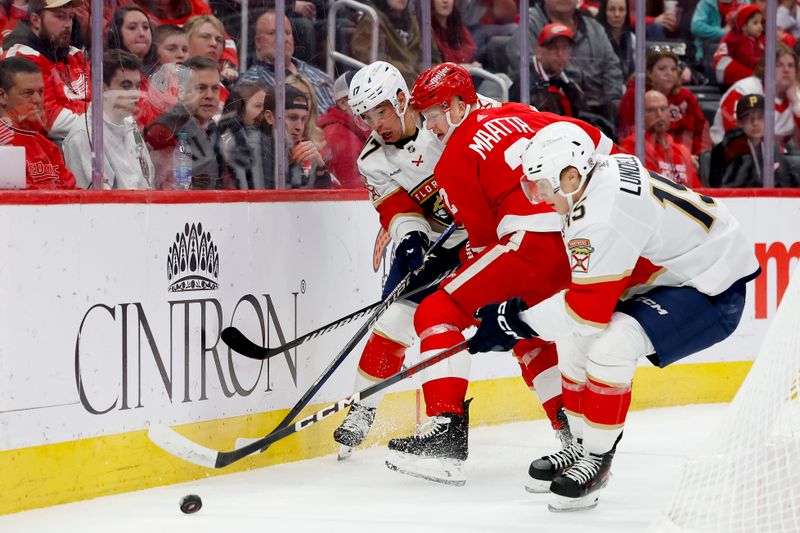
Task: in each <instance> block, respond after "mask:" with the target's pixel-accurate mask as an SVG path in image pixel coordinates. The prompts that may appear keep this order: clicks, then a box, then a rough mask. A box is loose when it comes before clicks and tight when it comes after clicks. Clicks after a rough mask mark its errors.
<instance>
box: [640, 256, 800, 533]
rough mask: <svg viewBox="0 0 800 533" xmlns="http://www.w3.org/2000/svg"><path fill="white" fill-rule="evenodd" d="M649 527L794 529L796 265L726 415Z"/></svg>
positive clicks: (799, 298) (798, 435)
mask: <svg viewBox="0 0 800 533" xmlns="http://www.w3.org/2000/svg"><path fill="white" fill-rule="evenodd" d="M650 531H652V532H703V533H705V532H720V533H723V532H724V533H738V532H742V533H744V532H748V533H749V532H753V533H756V532H758V533H762V532H769V533H781V532H786V533H789V532H792V533H796V532H800V266H798V267H797V268H796V269H795V271H794V273H793V275H792V277H791V281H790V283H789V287H788V288H787V290H786V292H785V293H784V296H783V299H782V301H781V304H780V306H779V308H778V311H777V313H776V314H775V317H774V318H773V321H772V323H771V324H770V327H769V329H768V331H767V335H766V337H765V338H764V342H763V345H762V347H761V350H760V351H759V353H758V356H757V357H756V360H755V362H754V363H753V367H752V369H751V370H750V373H749V374H748V376H747V379H745V381H744V383H743V384H742V387H741V388H740V389H739V392H738V393H737V394H736V397H735V398H734V400H733V402H732V403H731V405H730V407H729V408H728V409H727V410H726V414H725V416H724V420H723V421H722V422H721V423H720V425H719V427H718V428H717V430H716V431H714V433H713V434H712V435H711V436H710V437H709V438H708V440H707V442H706V443H705V445H704V446H702V448H701V451H700V452H697V453H695V454H693V455H691V456H690V457H689V459H688V460H687V461H686V463H685V465H684V467H683V473H682V476H681V478H680V481H679V483H678V488H677V491H676V494H675V496H674V498H673V501H672V504H671V506H670V508H669V510H668V511H667V512H666V513H665V514H664V515H662V516H660V517H659V519H658V521H657V522H656V523H655V524H654V525H653V527H651V528H650Z"/></svg>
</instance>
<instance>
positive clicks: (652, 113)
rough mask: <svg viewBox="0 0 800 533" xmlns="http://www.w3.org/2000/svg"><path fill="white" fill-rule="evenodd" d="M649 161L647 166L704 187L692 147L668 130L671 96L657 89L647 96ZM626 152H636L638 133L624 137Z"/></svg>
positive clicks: (690, 183) (646, 124) (646, 137)
mask: <svg viewBox="0 0 800 533" xmlns="http://www.w3.org/2000/svg"><path fill="white" fill-rule="evenodd" d="M644 106H645V109H644V111H645V114H644V124H645V129H646V130H647V131H646V133H645V147H644V153H645V161H644V166H645V167H647V168H648V169H650V170H652V171H654V172H658V173H659V174H661V175H662V176H664V177H666V178H669V179H671V180H672V181H674V182H675V183H680V184H681V185H686V186H687V187H689V188H692V189H693V188H697V187H702V185H701V184H700V179H699V178H698V177H697V170H696V169H695V167H694V159H693V158H692V154H691V153H689V149H688V148H686V147H685V146H683V145H682V144H680V143H677V142H675V139H673V138H672V136H671V135H670V134H669V133H667V132H668V131H669V102H668V101H667V97H666V96H664V95H663V94H662V93H660V92H659V91H656V90H651V91H647V93H645V96H644ZM620 147H621V148H622V150H623V151H625V152H628V153H629V154H633V153H635V152H636V134H635V133H633V134H631V135H629V136H628V137H626V138H625V139H623V140H622V142H621V143H620Z"/></svg>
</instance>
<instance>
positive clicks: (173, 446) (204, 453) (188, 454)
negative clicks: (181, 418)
mask: <svg viewBox="0 0 800 533" xmlns="http://www.w3.org/2000/svg"><path fill="white" fill-rule="evenodd" d="M466 348H467V341H461V342H460V343H458V344H456V345H455V346H452V347H450V348H447V349H446V350H443V351H441V352H439V353H437V354H434V355H432V356H430V357H428V358H427V359H423V360H422V361H420V362H419V363H417V364H416V365H414V366H411V367H409V368H407V369H405V370H403V371H401V372H398V373H397V374H395V375H393V376H390V377H388V378H386V379H384V380H383V381H379V382H377V383H375V384H374V385H370V386H369V387H367V388H366V389H364V390H362V391H360V392H356V393H355V394H352V395H350V396H348V397H347V398H345V399H343V400H339V401H338V402H336V403H333V404H331V405H329V406H327V407H325V408H324V409H321V410H319V411H317V412H316V413H313V414H311V415H308V416H307V417H305V418H302V419H300V420H298V421H297V422H295V423H294V424H292V425H290V426H283V425H279V426H278V427H277V428H276V429H275V431H273V432H272V433H270V434H269V435H267V436H265V437H262V438H260V439H258V440H257V441H255V442H251V443H250V444H247V445H245V446H242V447H241V448H236V449H234V450H231V451H228V452H222V451H219V450H212V449H211V448H206V447H205V446H202V445H200V444H197V443H196V442H194V441H192V440H190V439H187V438H186V437H184V436H183V435H181V434H180V433H177V432H176V431H175V430H173V429H172V428H170V427H167V426H153V427H151V428H150V430H149V431H148V436H149V437H150V440H151V441H152V442H153V443H155V444H156V445H157V446H158V447H159V448H161V449H162V450H164V451H165V452H167V453H169V454H171V455H174V456H175V457H178V458H180V459H183V460H184V461H188V462H190V463H194V464H196V465H200V466H205V467H207V468H224V467H226V466H228V465H230V464H232V463H235V462H236V461H239V460H241V459H244V458H245V457H247V456H248V455H252V454H254V453H256V452H258V451H261V450H264V449H266V448H267V447H268V446H270V445H271V444H273V443H275V442H277V441H279V440H281V439H285V438H286V437H288V436H289V435H292V434H293V433H297V432H298V431H302V430H304V429H307V428H308V427H310V426H312V425H314V424H316V423H317V422H319V421H320V420H323V419H325V418H328V417H329V416H331V415H333V414H335V413H338V412H339V411H341V410H343V409H345V408H346V407H349V406H351V405H353V404H354V403H356V402H358V401H360V400H363V399H365V398H368V397H370V396H372V395H374V394H376V393H378V392H380V391H382V390H384V389H386V388H388V387H391V386H392V385H394V384H395V383H397V382H398V381H401V380H403V379H405V378H407V377H409V376H413V375H414V374H417V373H418V372H420V371H421V370H424V369H426V368H428V367H430V366H433V365H435V364H436V363H439V362H441V361H444V360H445V359H447V358H448V357H452V356H453V355H455V354H457V353H459V352H461V351H462V350H465V349H466Z"/></svg>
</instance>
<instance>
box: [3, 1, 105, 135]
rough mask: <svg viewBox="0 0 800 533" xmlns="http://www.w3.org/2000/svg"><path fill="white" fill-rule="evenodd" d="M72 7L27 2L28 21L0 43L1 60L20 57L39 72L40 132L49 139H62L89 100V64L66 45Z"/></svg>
mask: <svg viewBox="0 0 800 533" xmlns="http://www.w3.org/2000/svg"><path fill="white" fill-rule="evenodd" d="M78 3H79V2H78ZM73 5H74V2H72V1H70V0H31V1H30V3H29V4H28V12H29V13H30V18H29V21H28V22H26V21H20V23H19V24H17V26H16V28H14V31H13V32H11V34H10V35H9V36H8V37H6V38H5V40H4V41H3V48H4V50H5V53H4V54H3V56H2V57H3V59H5V58H7V57H17V56H19V57H24V58H25V59H28V60H30V61H31V62H33V63H35V64H36V65H37V66H38V67H39V71H40V72H41V73H42V79H43V80H44V108H45V121H44V128H43V131H44V132H45V133H46V135H47V136H48V137H49V138H51V139H63V138H64V136H65V135H66V134H67V132H68V131H69V130H70V129H71V128H72V127H73V125H74V124H75V123H76V122H77V121H78V120H82V119H83V114H84V113H86V110H87V109H88V107H89V100H90V98H91V96H90V93H91V91H90V83H89V79H90V78H89V63H88V61H87V59H86V58H85V57H84V53H83V51H81V50H78V49H77V48H75V47H73V46H70V38H71V34H72V24H73V14H74V11H75V10H74V7H73Z"/></svg>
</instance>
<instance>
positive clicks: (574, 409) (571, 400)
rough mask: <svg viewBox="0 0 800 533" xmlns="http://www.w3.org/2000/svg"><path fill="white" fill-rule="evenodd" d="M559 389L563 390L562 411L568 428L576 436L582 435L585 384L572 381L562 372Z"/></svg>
mask: <svg viewBox="0 0 800 533" xmlns="http://www.w3.org/2000/svg"><path fill="white" fill-rule="evenodd" d="M561 389H562V390H563V398H564V411H565V412H566V414H567V419H568V420H569V428H570V431H572V434H573V435H574V436H575V437H576V438H581V437H582V436H583V425H584V424H583V405H582V401H583V391H584V389H585V385H584V384H583V383H579V382H577V381H574V380H572V379H570V378H568V377H567V376H564V375H563V374H562V376H561Z"/></svg>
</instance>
